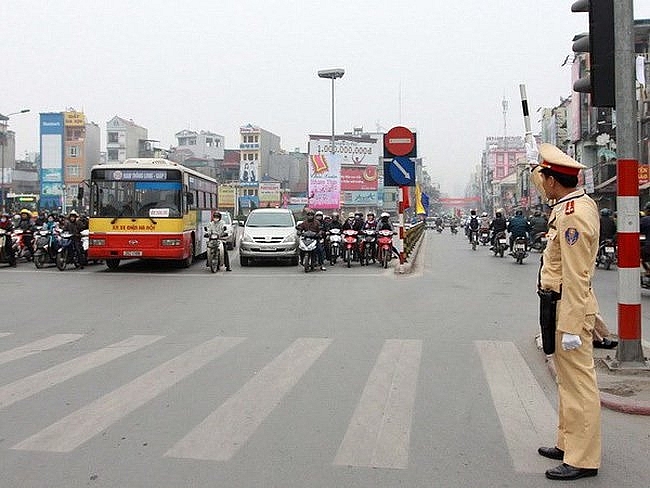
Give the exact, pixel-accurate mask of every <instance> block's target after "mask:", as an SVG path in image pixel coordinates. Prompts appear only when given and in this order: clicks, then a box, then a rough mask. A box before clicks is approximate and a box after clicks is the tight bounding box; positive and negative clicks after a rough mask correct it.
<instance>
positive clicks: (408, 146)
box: [384, 125, 415, 156]
mask: <svg viewBox="0 0 650 488" xmlns="http://www.w3.org/2000/svg"><path fill="white" fill-rule="evenodd" d="M384 146H386V150H387V151H388V152H389V153H391V154H392V155H394V156H406V155H407V154H409V153H410V152H411V151H412V150H413V147H415V135H413V132H411V131H410V130H409V129H407V128H406V127H402V126H401V125H398V126H397V127H393V128H392V129H391V130H389V131H388V132H387V133H386V135H384Z"/></svg>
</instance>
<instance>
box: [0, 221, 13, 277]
mask: <svg viewBox="0 0 650 488" xmlns="http://www.w3.org/2000/svg"><path fill="white" fill-rule="evenodd" d="M0 229H2V230H4V231H5V232H6V234H5V244H4V247H5V256H6V258H7V262H8V263H9V266H11V267H12V268H15V267H16V254H15V253H14V246H13V243H12V242H11V233H12V232H13V230H14V224H13V222H12V221H11V215H9V214H8V213H5V214H2V217H0Z"/></svg>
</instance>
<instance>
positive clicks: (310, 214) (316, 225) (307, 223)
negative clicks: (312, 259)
mask: <svg viewBox="0 0 650 488" xmlns="http://www.w3.org/2000/svg"><path fill="white" fill-rule="evenodd" d="M305 215H306V217H307V218H306V219H305V220H303V221H302V222H300V224H298V225H297V227H296V228H297V229H298V231H300V232H305V231H311V232H314V233H316V234H318V236H319V239H318V240H317V241H316V255H317V256H318V264H319V265H320V270H321V271H325V270H326V269H327V268H326V267H325V266H324V257H325V253H324V252H323V243H322V242H321V239H320V236H321V235H322V229H321V225H320V221H319V220H317V219H316V218H315V217H316V216H315V213H314V211H313V210H312V209H309V208H308V209H307V210H306V212H305ZM353 217H354V215H353ZM301 261H302V256H301Z"/></svg>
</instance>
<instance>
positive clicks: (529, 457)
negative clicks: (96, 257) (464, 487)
mask: <svg viewBox="0 0 650 488" xmlns="http://www.w3.org/2000/svg"><path fill="white" fill-rule="evenodd" d="M474 344H475V345H476V348H477V349H478V353H479V356H480V358H481V362H482V363H483V372H484V373H485V377H486V379H487V382H488V386H489V388H490V393H491V395H492V401H493V402H494V406H495V408H496V412H497V415H498V416H499V421H500V422H501V427H502V429H503V433H504V436H505V440H506V444H507V446H508V451H509V452H510V457H511V459H512V462H513V465H514V468H515V470H516V471H517V472H521V473H543V472H544V471H546V470H547V469H548V468H549V467H551V466H550V465H549V460H548V459H545V458H543V457H541V456H540V455H539V454H538V453H537V448H538V447H540V446H554V445H555V440H556V430H555V427H556V425H557V415H556V413H555V410H554V409H553V406H552V405H551V403H550V402H549V400H548V398H547V397H546V395H545V394H544V392H543V391H542V389H541V388H540V386H539V384H538V383H537V381H536V380H535V377H534V376H533V374H532V372H531V371H530V368H529V367H528V365H527V364H526V361H525V360H524V358H523V357H522V356H521V354H520V353H519V351H518V350H517V348H516V346H515V345H514V344H513V343H512V342H497V341H475V342H474Z"/></svg>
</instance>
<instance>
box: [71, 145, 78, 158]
mask: <svg viewBox="0 0 650 488" xmlns="http://www.w3.org/2000/svg"><path fill="white" fill-rule="evenodd" d="M68 156H69V157H71V158H78V157H79V146H68Z"/></svg>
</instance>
